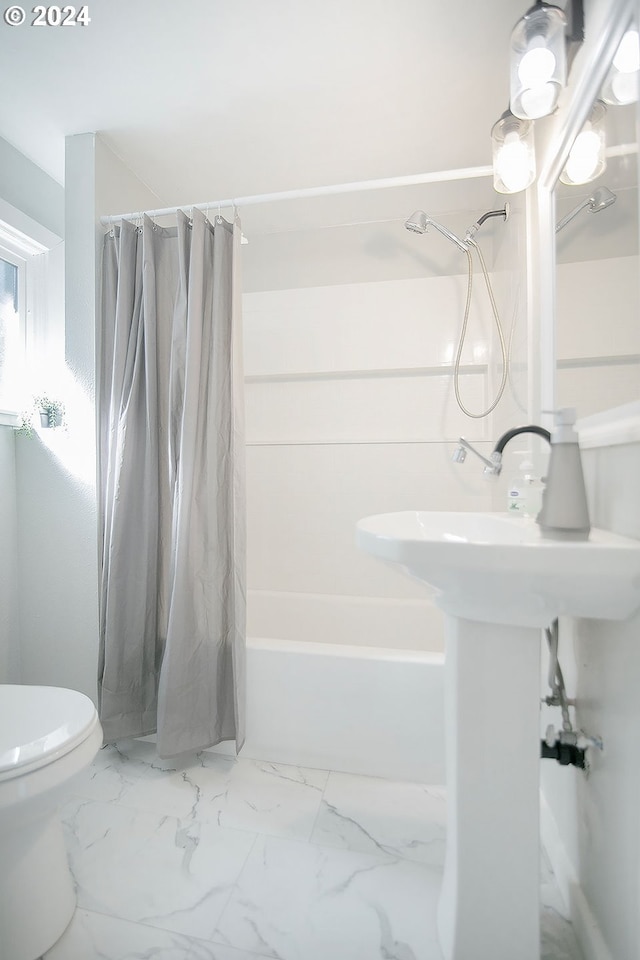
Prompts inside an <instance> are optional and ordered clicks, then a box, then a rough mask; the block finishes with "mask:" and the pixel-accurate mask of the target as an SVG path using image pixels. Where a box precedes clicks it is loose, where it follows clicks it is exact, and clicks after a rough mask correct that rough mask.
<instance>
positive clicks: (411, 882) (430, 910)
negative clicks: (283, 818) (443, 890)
mask: <svg viewBox="0 0 640 960" xmlns="http://www.w3.org/2000/svg"><path fill="white" fill-rule="evenodd" d="M441 879H442V875H441V871H440V870H439V869H438V868H434V867H428V866H424V865H422V864H417V863H411V862H409V861H408V860H398V859H392V858H391V857H383V856H372V855H371V854H365V853H356V852H353V851H351V850H340V849H335V848H330V847H320V846H316V845H314V844H309V843H301V842H298V841H291V840H281V839H276V838H270V837H260V838H259V839H258V840H257V842H256V845H255V846H254V848H253V850H252V851H251V854H250V855H249V858H248V860H247V863H246V865H245V868H244V870H243V871H242V874H241V875H240V878H239V880H238V882H237V884H236V888H235V890H234V893H233V895H232V897H231V899H230V901H229V903H228V904H227V906H226V908H225V910H224V912H223V914H222V917H221V920H220V922H219V924H218V927H217V929H216V932H215V934H214V936H213V938H212V939H213V940H214V941H215V942H220V943H225V944H229V945H233V946H235V947H238V948H240V949H244V950H248V951H250V952H251V951H253V952H256V953H261V954H265V955H266V956H268V957H273V958H277V960H328V958H330V960H391V958H393V960H442V954H441V951H440V948H439V946H438V943H437V932H436V903H437V896H438V891H439V889H440V883H441Z"/></svg>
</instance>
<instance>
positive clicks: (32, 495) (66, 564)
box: [18, 134, 158, 698]
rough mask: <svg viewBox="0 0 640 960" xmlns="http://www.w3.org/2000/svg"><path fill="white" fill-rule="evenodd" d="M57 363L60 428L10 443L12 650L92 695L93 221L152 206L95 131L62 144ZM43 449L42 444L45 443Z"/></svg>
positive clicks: (46, 677) (27, 664) (32, 679)
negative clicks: (15, 639)
mask: <svg viewBox="0 0 640 960" xmlns="http://www.w3.org/2000/svg"><path fill="white" fill-rule="evenodd" d="M66 164H67V169H66V182H67V188H66V205H65V212H66V223H65V236H66V269H65V294H66V304H65V322H64V325H63V327H62V328H60V327H58V329H57V333H56V338H57V343H58V345H59V347H60V351H61V356H62V357H63V362H62V365H63V367H64V374H65V376H64V377H63V386H62V387H61V389H64V390H66V391H67V392H66V394H65V397H64V399H65V403H66V405H67V419H68V429H67V431H66V432H65V434H64V435H62V436H56V437H51V436H49V435H48V432H47V431H44V432H43V434H42V437H41V438H39V439H37V440H34V441H29V440H25V439H20V440H19V442H18V443H19V447H18V486H19V494H18V506H19V515H20V557H21V567H20V594H21V651H22V667H23V679H24V681H25V682H28V683H51V684H54V685H61V686H68V687H72V688H74V689H77V690H81V691H82V692H83V693H86V694H87V695H89V696H91V697H94V698H95V695H96V672H97V651H98V558H97V508H96V492H95V429H94V392H95V362H94V353H95V325H96V300H97V296H98V292H99V289H98V288H99V276H98V275H97V270H96V266H97V262H98V260H99V250H100V249H101V246H100V238H101V236H102V233H103V230H102V229H100V228H99V227H98V224H97V219H98V218H99V217H100V216H101V215H103V214H107V213H117V212H121V211H122V209H123V207H124V208H125V209H126V208H129V207H135V208H139V209H144V208H149V207H152V206H155V205H157V201H158V198H157V197H155V195H153V194H151V193H150V192H149V191H148V190H147V189H146V187H144V185H143V184H141V183H140V181H138V180H137V179H136V178H135V177H134V176H133V174H131V172H130V171H129V170H127V168H126V167H124V166H123V164H122V163H121V161H120V160H119V159H118V158H117V157H115V156H114V155H113V154H112V153H111V152H110V151H109V150H108V149H107V148H106V147H105V146H104V144H103V143H102V142H101V141H100V139H99V137H96V136H95V135H94V134H86V135H81V136H77V137H69V138H67V149H66ZM45 440H46V441H47V442H48V443H45V442H44V441H45Z"/></svg>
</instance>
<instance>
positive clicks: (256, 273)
mask: <svg viewBox="0 0 640 960" xmlns="http://www.w3.org/2000/svg"><path fill="white" fill-rule="evenodd" d="M473 219H475V214H474V215H472V214H466V215H463V216H462V217H461V220H462V221H466V222H467V223H470V222H472V220H473ZM377 229H378V228H377V227H376V230H377ZM396 229H398V230H399V232H400V233H401V234H402V233H404V231H402V229H401V224H400V225H396ZM501 229H502V231H503V233H504V236H503V237H502V238H501V239H503V241H504V243H503V244H501V245H500V254H499V256H498V257H497V262H498V266H499V269H498V270H494V271H493V272H492V273H493V282H494V286H495V289H496V295H497V300H498V303H499V305H500V309H501V313H502V319H503V322H505V324H506V325H507V326H508V325H509V324H510V323H511V320H512V316H513V314H514V304H515V302H516V301H519V298H520V297H521V296H522V295H523V293H524V291H523V290H521V289H520V288H519V287H518V285H517V284H515V283H514V282H513V276H514V273H515V270H514V266H515V262H516V261H517V255H518V250H519V244H518V235H519V230H520V224H519V222H518V219H517V218H516V219H515V220H514V221H512V222H510V223H509V224H507V226H506V227H501ZM349 231H350V232H349V236H350V239H351V241H353V234H352V232H351V231H352V228H349ZM335 232H336V231H332V234H333V233H335ZM507 232H508V233H509V234H510V237H511V242H509V239H508V238H507ZM407 236H408V237H409V238H410V239H411V240H412V242H413V243H414V244H415V251H414V254H413V256H414V259H415V258H419V256H420V255H424V256H425V262H423V263H422V269H421V276H419V277H415V276H411V277H409V278H407V279H397V278H395V274H397V273H398V266H397V264H396V263H394V262H390V263H385V266H384V269H382V268H381V266H380V263H379V262H378V261H377V258H376V257H374V256H373V255H372V254H371V253H370V250H371V247H370V245H367V244H366V242H365V241H364V240H363V236H362V232H361V231H360V232H359V234H358V239H357V244H356V245H355V246H354V247H351V248H350V247H349V245H348V243H347V242H346V241H345V240H344V239H343V240H342V242H341V243H340V244H339V246H338V250H339V255H338V256H337V257H336V259H335V260H334V259H333V257H331V259H330V250H329V248H328V247H327V245H326V236H325V235H324V234H323V236H322V245H323V247H322V248H323V250H324V255H323V257H322V258H321V260H320V262H316V263H315V272H314V261H313V259H311V260H309V250H308V247H309V243H308V242H307V243H305V244H304V245H303V246H302V248H301V249H299V250H298V251H297V253H296V250H295V243H294V242H292V240H291V237H290V236H289V237H287V238H286V242H287V245H288V249H289V260H288V261H287V264H286V267H285V266H282V267H281V268H280V273H281V274H282V273H283V272H284V271H285V269H286V272H287V277H288V278H289V282H291V277H292V275H293V274H294V272H295V275H296V277H298V278H302V281H301V282H299V283H298V284H296V285H295V286H293V285H292V286H290V287H288V288H286V289H269V290H265V291H261V292H248V293H246V294H245V296H244V339H245V374H246V380H247V385H246V414H247V443H248V449H247V471H248V482H247V489H248V583H249V590H250V595H249V626H248V629H249V633H250V635H253V636H269V637H281V638H284V639H291V640H313V641H317V642H342V643H358V644H363V645H370V646H383V647H384V646H387V647H393V646H398V647H410V648H423V649H442V631H441V618H440V614H439V612H438V611H437V610H436V609H435V608H434V607H433V605H432V603H431V602H430V600H429V599H428V597H427V591H426V589H425V588H424V587H423V586H422V585H421V584H418V583H415V582H413V581H411V580H409V579H408V578H406V577H405V576H404V575H402V574H401V573H399V572H397V571H395V570H393V569H391V568H386V567H384V566H383V565H381V564H380V563H378V562H376V561H375V560H373V559H372V558H370V557H368V556H366V555H364V554H362V553H361V552H360V551H358V550H357V549H356V546H355V526H356V522H357V520H358V519H360V518H361V517H364V516H367V515H368V514H374V513H382V512H387V511H397V510H403V509H407V510H409V509H417V508H423V509H432V510H459V509H464V510H488V509H491V508H492V507H494V505H495V507H496V508H497V509H503V504H506V499H504V501H503V497H504V484H500V485H498V486H497V487H494V486H492V485H491V484H489V483H487V482H486V481H485V480H484V479H483V477H482V468H481V464H480V463H479V462H478V461H476V462H474V458H472V457H470V458H469V461H468V462H467V463H466V464H465V465H464V466H461V465H458V464H453V463H452V462H451V453H452V451H453V448H454V446H455V442H456V441H457V438H458V437H459V436H460V435H461V434H463V435H464V436H466V437H467V439H469V440H471V441H473V442H476V443H477V445H478V447H479V448H480V449H482V450H483V451H484V453H485V455H488V454H489V453H490V451H491V449H492V447H493V444H494V442H495V439H496V438H497V436H498V433H497V432H496V431H497V429H498V427H497V423H498V422H499V421H498V418H494V417H492V418H488V419H483V420H474V419H469V418H468V417H466V416H464V415H463V414H462V413H461V412H460V410H459V409H458V407H457V405H456V403H455V399H454V395H453V387H452V376H451V360H452V356H453V350H454V345H455V344H456V343H457V338H458V336H459V332H460V327H461V324H462V317H463V313H464V304H465V296H466V289H467V276H466V273H461V272H460V271H462V270H464V269H465V267H466V260H465V257H464V255H461V254H460V253H459V252H457V251H456V250H455V248H454V247H452V248H451V249H452V250H453V254H454V256H453V260H456V259H457V270H458V272H457V273H456V274H453V275H452V274H451V266H450V265H449V267H448V274H447V271H446V267H445V268H444V270H443V272H444V273H445V275H442V274H441V272H440V269H439V268H434V266H433V264H432V263H430V260H429V256H430V247H429V243H432V244H433V246H434V247H435V248H436V249H437V250H442V249H443V250H444V251H445V254H446V256H447V258H448V259H449V258H450V257H451V253H450V251H449V244H448V243H447V241H446V240H444V239H443V238H442V237H440V236H439V235H437V234H434V235H433V236H431V237H429V238H422V237H415V236H413V235H407ZM318 242H320V241H318ZM485 242H486V238H485ZM420 244H423V245H424V244H426V246H420ZM405 245H406V240H405V239H404V237H403V238H402V250H401V252H402V253H403V252H404V250H405ZM251 246H252V243H251V244H250V247H251ZM311 246H312V247H313V245H311ZM276 249H280V248H279V247H278V245H276ZM349 250H350V251H351V252H350V253H349ZM425 250H426V251H427V253H426V254H421V251H425ZM487 250H488V251H489V252H488V258H489V263H491V262H492V260H493V259H494V258H493V257H492V255H491V243H489V244H488V247H487ZM396 252H397V251H396ZM292 257H293V258H296V259H295V266H294V267H293V268H292V265H291V259H292ZM328 264H329V266H328ZM352 264H353V270H350V267H351V266H352ZM298 265H300V269H299V270H298V269H297V267H298ZM248 266H249V276H248V277H247V280H246V286H247V287H248V288H249V289H250V290H252V289H254V288H255V285H256V283H257V280H256V277H258V278H259V279H260V278H262V279H263V280H264V272H263V268H262V266H261V265H260V264H257V263H256V261H255V259H254V260H253V262H251V261H250V262H249V264H248ZM351 273H355V274H356V276H357V277H359V278H360V281H361V282H356V283H349V282H345V280H344V278H345V277H348V276H349V275H350V274H351ZM381 273H382V274H383V275H384V276H391V277H394V279H374V278H378V277H379V276H380V274H381ZM338 275H339V276H340V277H341V278H342V282H340V283H335V282H333V279H334V278H335V277H336V276H338ZM314 277H315V278H316V279H317V280H318V281H319V282H318V283H317V284H316V285H306V286H305V285H304V280H305V279H306V280H307V282H308V281H309V280H311V279H313V278H314ZM365 277H366V278H367V279H366V280H365V279H364V278H365ZM320 284H321V285H320ZM474 284H475V295H474V303H473V308H472V311H471V320H470V324H469V331H468V335H467V340H466V346H465V351H464V354H463V367H462V371H461V380H460V385H461V392H462V395H463V399H464V401H465V402H466V403H467V404H468V406H469V407H470V408H471V409H472V410H476V411H477V410H482V409H484V408H485V407H486V406H487V405H488V402H489V398H490V396H491V395H492V392H493V390H494V389H495V382H496V369H495V367H494V366H493V365H492V364H491V363H488V359H489V357H490V356H492V355H493V356H495V340H496V338H495V333H494V330H493V326H492V324H493V321H492V318H491V312H490V309H489V303H488V299H487V295H486V291H485V289H484V285H483V281H482V279H481V275H479V274H476V276H475V280H474ZM525 396H526V390H525ZM516 408H517V404H516V403H515V401H514V399H513V394H512V391H511V388H510V389H509V390H508V391H507V392H506V394H505V399H504V401H503V404H502V405H501V407H500V410H499V417H500V418H501V419H502V420H503V421H504V422H505V425H508V426H513V425H514V423H516V422H519V421H520V419H521V414H516V412H515V411H516ZM501 429H502V427H501Z"/></svg>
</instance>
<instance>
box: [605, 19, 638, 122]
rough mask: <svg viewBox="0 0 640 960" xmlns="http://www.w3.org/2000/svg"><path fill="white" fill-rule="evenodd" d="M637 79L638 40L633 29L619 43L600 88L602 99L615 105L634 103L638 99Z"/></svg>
mask: <svg viewBox="0 0 640 960" xmlns="http://www.w3.org/2000/svg"><path fill="white" fill-rule="evenodd" d="M639 77H640V38H639V36H638V30H637V28H635V27H634V28H632V29H630V30H627V32H626V33H625V35H624V36H623V38H622V40H621V41H620V46H619V47H618V50H617V52H616V55H615V57H614V58H613V63H612V64H611V69H610V70H609V73H608V74H607V78H606V80H605V82H604V86H603V88H602V99H603V100H604V101H605V103H611V104H616V105H618V104H620V105H624V104H627V103H634V102H635V101H636V100H637V99H638V93H639V90H638V87H639V83H638V81H639Z"/></svg>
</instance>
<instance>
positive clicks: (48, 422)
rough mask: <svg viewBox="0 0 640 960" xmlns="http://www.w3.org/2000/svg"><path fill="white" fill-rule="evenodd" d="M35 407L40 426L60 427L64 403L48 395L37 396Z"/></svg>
mask: <svg viewBox="0 0 640 960" xmlns="http://www.w3.org/2000/svg"><path fill="white" fill-rule="evenodd" d="M36 407H37V409H38V413H39V416H40V426H41V427H44V428H49V427H61V426H62V422H63V419H64V404H63V403H61V402H60V401H59V400H50V399H49V397H38V398H37V399H36Z"/></svg>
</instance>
